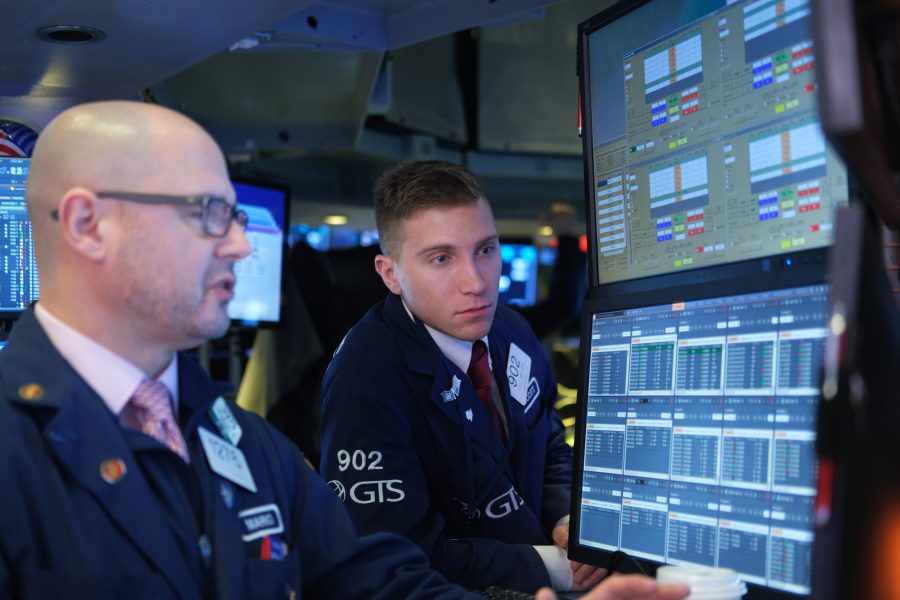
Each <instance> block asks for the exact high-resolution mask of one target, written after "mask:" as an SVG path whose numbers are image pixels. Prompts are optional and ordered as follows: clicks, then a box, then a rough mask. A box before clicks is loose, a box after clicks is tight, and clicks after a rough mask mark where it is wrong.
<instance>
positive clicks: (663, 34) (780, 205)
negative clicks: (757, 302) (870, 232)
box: [578, 0, 848, 285]
mask: <svg viewBox="0 0 900 600" xmlns="http://www.w3.org/2000/svg"><path fill="white" fill-rule="evenodd" d="M810 4H811V0H795V1H793V2H784V1H782V0H746V1H735V0H727V1H726V0H707V1H701V0H627V1H625V2H621V3H619V4H616V5H615V6H613V7H612V8H610V9H608V10H606V11H604V12H602V13H600V14H598V15H596V16H595V17H593V18H591V19H589V20H587V21H585V22H584V23H582V24H581V25H579V35H578V44H579V53H578V57H579V74H580V93H581V98H582V103H581V108H582V111H583V114H584V124H583V133H582V135H583V145H584V155H585V160H586V163H585V184H586V197H587V202H588V215H589V222H590V223H591V226H590V227H589V230H590V235H591V244H590V246H591V248H592V252H591V256H590V260H591V263H590V269H589V272H590V276H591V279H590V283H591V285H598V284H604V283H610V282H617V281H625V280H630V279H634V278H641V277H650V276H654V275H660V274H665V273H672V272H678V271H683V270H688V269H696V268H699V267H704V266H709V265H717V264H724V263H733V262H736V261H743V260H748V259H753V258H758V257H765V256H774V255H778V254H784V253H795V252H797V251H798V250H804V249H809V248H817V247H825V246H827V245H829V244H830V243H831V239H832V227H833V209H834V207H836V206H838V205H841V204H844V203H846V202H847V199H848V192H847V187H848V186H847V176H846V171H845V169H844V167H843V165H842V163H841V161H840V160H839V158H838V157H837V155H836V154H835V153H834V152H833V151H832V150H831V148H830V147H829V146H828V145H827V144H826V142H825V137H824V136H823V134H822V131H821V128H820V125H819V116H818V112H817V82H816V76H815V72H816V71H815V67H816V52H815V48H814V47H813V44H812V31H811V24H810Z"/></svg>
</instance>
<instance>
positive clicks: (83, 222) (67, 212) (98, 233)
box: [57, 188, 107, 260]
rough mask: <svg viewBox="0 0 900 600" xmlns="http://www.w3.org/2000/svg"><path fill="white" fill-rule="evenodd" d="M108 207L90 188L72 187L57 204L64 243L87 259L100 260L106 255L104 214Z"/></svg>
mask: <svg viewBox="0 0 900 600" xmlns="http://www.w3.org/2000/svg"><path fill="white" fill-rule="evenodd" d="M105 212H106V211H105V210H104V209H103V206H102V204H101V202H100V200H99V199H98V198H97V196H96V195H95V194H94V193H93V192H91V191H90V190H87V189H84V188H72V189H71V190H69V191H68V192H66V195H65V196H63V198H62V200H60V202H59V206H58V207H57V217H58V221H59V226H60V228H61V229H62V234H63V239H64V240H65V243H66V244H68V245H69V246H70V247H71V248H73V249H74V250H75V251H76V252H78V253H80V254H82V255H84V256H85V257H86V258H89V259H93V260H101V259H102V258H103V257H104V256H105V255H106V251H107V248H106V244H105V243H104V235H103V229H102V228H101V221H102V217H103V216H104V214H105Z"/></svg>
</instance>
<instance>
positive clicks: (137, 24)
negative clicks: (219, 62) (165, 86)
mask: <svg viewBox="0 0 900 600" xmlns="http://www.w3.org/2000/svg"><path fill="white" fill-rule="evenodd" d="M7 4H13V3H7ZM14 4H16V6H15V8H8V9H6V10H4V11H3V36H2V37H0V54H2V56H3V60H2V61H0V96H26V95H31V96H38V97H41V96H82V97H123V96H129V95H130V96H133V95H136V94H137V93H138V92H139V91H140V90H141V89H142V88H145V87H147V86H149V85H151V84H153V83H156V82H158V81H161V80H163V79H165V78H167V77H169V76H171V75H174V74H175V73H177V72H179V71H181V70H183V69H185V68H187V67H189V66H190V65H193V64H195V63H197V62H199V61H201V60H203V59H204V58H206V57H208V56H211V55H213V54H215V53H216V52H218V51H220V50H222V49H225V48H227V47H228V46H229V45H230V44H232V43H234V42H235V41H237V40H239V39H241V38H242V37H244V36H246V35H249V34H251V33H253V32H254V31H257V30H258V29H261V28H264V27H268V26H271V25H272V24H273V23H275V22H277V21H279V20H282V19H284V18H285V17H287V16H288V15H291V14H294V13H296V12H297V11H299V10H301V9H303V8H305V7H306V6H308V5H309V4H310V2H309V1H308V0H192V1H190V2H187V1H182V0H28V1H27V2H15V3H14ZM52 25H84V26H89V27H94V28H97V29H100V30H101V31H103V32H105V34H106V36H105V39H103V40H102V41H100V42H97V43H89V44H80V45H64V44H58V43H51V42H46V41H42V40H40V39H38V37H37V35H36V33H35V32H36V31H37V30H38V29H39V28H41V27H46V26H52Z"/></svg>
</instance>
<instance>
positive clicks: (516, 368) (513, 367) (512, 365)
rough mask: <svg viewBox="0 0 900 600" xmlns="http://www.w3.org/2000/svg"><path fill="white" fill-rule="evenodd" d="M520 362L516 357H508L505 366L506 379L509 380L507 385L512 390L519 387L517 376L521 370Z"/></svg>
mask: <svg viewBox="0 0 900 600" xmlns="http://www.w3.org/2000/svg"><path fill="white" fill-rule="evenodd" d="M523 366H524V365H523V364H522V361H521V360H519V359H518V358H516V356H514V355H513V356H510V357H509V363H508V364H507V366H506V378H507V379H508V380H509V385H510V386H511V387H513V388H517V387H519V374H520V372H521V370H522V368H523Z"/></svg>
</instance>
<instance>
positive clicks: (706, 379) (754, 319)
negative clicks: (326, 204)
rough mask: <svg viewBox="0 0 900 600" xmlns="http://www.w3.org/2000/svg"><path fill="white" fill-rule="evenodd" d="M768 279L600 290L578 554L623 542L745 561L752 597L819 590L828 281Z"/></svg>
mask: <svg viewBox="0 0 900 600" xmlns="http://www.w3.org/2000/svg"><path fill="white" fill-rule="evenodd" d="M801 279H802V278H801ZM807 279H816V278H807ZM819 281H821V279H819ZM754 283H755V282H750V283H748V282H747V281H742V282H739V283H732V284H731V286H732V288H733V289H736V288H739V287H744V288H747V287H751V286H752V285H753V284H754ZM762 283H764V282H762ZM756 289H757V290H764V291H743V292H741V293H728V292H727V291H723V286H722V284H721V282H719V283H717V284H706V285H700V286H696V285H695V286H690V287H688V288H684V289H680V288H673V289H666V290H658V291H656V292H654V293H650V294H648V293H643V294H632V295H630V296H624V297H623V296H620V297H615V296H612V297H598V298H594V299H588V300H587V301H586V303H585V306H584V314H583V323H582V327H583V331H582V337H581V339H582V340H583V341H582V348H581V370H580V382H579V394H578V397H579V399H580V403H579V414H578V417H577V423H578V424H577V427H576V445H575V448H576V452H575V456H576V460H575V463H576V464H575V481H574V483H573V491H572V493H573V501H572V507H573V508H572V524H571V530H572V533H571V535H570V549H569V553H570V554H569V556H570V557H572V558H574V559H575V560H580V561H583V562H590V563H593V564H598V565H605V564H607V561H608V559H609V557H610V555H611V553H612V552H615V551H622V552H625V553H627V554H629V555H631V556H633V557H635V558H637V559H641V560H642V561H646V562H647V564H648V566H651V567H652V566H653V565H657V564H660V563H668V564H676V565H707V566H719V567H728V568H731V569H734V570H736V571H737V572H738V573H739V574H740V576H741V577H742V578H743V579H744V580H745V581H746V582H748V583H750V584H752V585H751V594H750V597H751V598H789V597H794V595H795V594H807V593H809V590H810V572H811V555H812V542H813V513H814V503H815V493H816V460H815V456H816V455H815V437H816V434H815V432H816V423H815V421H816V414H817V410H816V409H817V405H818V400H819V377H820V368H821V364H822V360H823V352H824V345H825V339H826V319H827V312H828V310H827V295H828V286H827V285H825V284H824V283H813V284H805V285H800V286H796V287H782V288H777V289H768V290H766V289H765V287H764V286H763V285H756Z"/></svg>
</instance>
